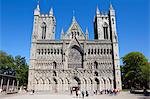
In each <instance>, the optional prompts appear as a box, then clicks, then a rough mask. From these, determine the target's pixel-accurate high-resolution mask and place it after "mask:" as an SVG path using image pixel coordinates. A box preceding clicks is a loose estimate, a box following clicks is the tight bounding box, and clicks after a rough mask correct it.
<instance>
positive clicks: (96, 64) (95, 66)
mask: <svg viewBox="0 0 150 99" xmlns="http://www.w3.org/2000/svg"><path fill="white" fill-rule="evenodd" d="M94 69H98V63H97V61H95V62H94Z"/></svg>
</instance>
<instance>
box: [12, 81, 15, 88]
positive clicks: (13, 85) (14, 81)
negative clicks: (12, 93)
mask: <svg viewBox="0 0 150 99" xmlns="http://www.w3.org/2000/svg"><path fill="white" fill-rule="evenodd" d="M14 84H15V80H13V84H12V88H13V90H14V89H15V88H14Z"/></svg>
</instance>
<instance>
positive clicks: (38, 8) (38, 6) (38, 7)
mask: <svg viewBox="0 0 150 99" xmlns="http://www.w3.org/2000/svg"><path fill="white" fill-rule="evenodd" d="M36 9H37V10H38V11H40V1H39V0H38V4H37V7H36Z"/></svg>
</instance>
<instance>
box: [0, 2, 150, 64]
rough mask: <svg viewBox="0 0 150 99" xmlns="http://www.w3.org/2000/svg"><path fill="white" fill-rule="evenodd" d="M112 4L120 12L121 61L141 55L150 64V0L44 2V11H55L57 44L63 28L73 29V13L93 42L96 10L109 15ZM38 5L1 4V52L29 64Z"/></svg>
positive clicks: (42, 7)
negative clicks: (134, 53) (132, 53)
mask: <svg viewBox="0 0 150 99" xmlns="http://www.w3.org/2000/svg"><path fill="white" fill-rule="evenodd" d="M110 3H112V5H113V8H114V9H115V11H116V20H117V33H118V39H119V49H120V50H119V54H120V58H121V57H123V56H124V55H126V54H128V53H129V52H132V51H139V52H141V53H143V54H144V55H145V56H146V57H147V59H148V60H149V61H150V29H149V28H150V19H149V18H150V13H149V12H150V1H149V0H40V10H41V13H44V14H46V13H49V10H50V8H51V7H53V9H54V15H55V17H56V22H57V23H56V24H57V25H56V39H57V40H59V39H60V33H61V28H62V27H63V28H64V31H67V29H68V28H69V26H70V25H71V21H72V16H73V11H74V15H75V17H76V20H77V22H78V23H79V24H80V26H81V28H82V30H83V31H84V32H85V29H86V27H88V29H89V39H91V40H92V39H93V38H94V29H93V19H94V16H95V11H96V6H97V5H98V7H99V9H100V11H101V12H108V9H109V4H110ZM36 5H37V0H0V50H3V51H5V52H7V53H8V54H11V55H13V56H16V55H21V56H23V57H26V59H27V62H28V63H29V56H30V47H31V35H32V28H33V17H34V15H33V11H34V9H35V8H36ZM120 61H121V60H120Z"/></svg>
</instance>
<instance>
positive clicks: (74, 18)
mask: <svg viewBox="0 0 150 99" xmlns="http://www.w3.org/2000/svg"><path fill="white" fill-rule="evenodd" d="M72 21H73V22H75V21H76V17H75V11H74V10H73V18H72Z"/></svg>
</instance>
